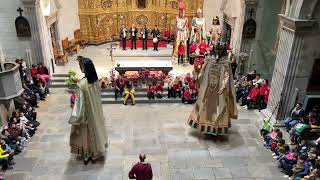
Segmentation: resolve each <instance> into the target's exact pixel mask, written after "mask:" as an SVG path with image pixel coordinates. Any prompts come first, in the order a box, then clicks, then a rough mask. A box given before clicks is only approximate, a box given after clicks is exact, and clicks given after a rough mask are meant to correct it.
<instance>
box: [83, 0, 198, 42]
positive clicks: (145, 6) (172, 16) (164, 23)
mask: <svg viewBox="0 0 320 180" xmlns="http://www.w3.org/2000/svg"><path fill="white" fill-rule="evenodd" d="M78 2H79V18H80V30H81V36H82V38H83V39H85V40H88V42H89V43H90V44H102V43H105V42H108V41H112V40H113V39H116V38H118V37H119V29H120V27H121V25H122V24H124V25H125V26H126V27H127V29H128V28H129V27H131V25H132V24H135V26H136V27H137V28H138V29H140V28H142V27H143V25H144V24H146V25H147V27H148V29H152V28H153V27H154V25H157V26H158V28H159V29H160V31H161V32H163V31H164V30H165V28H168V29H169V31H170V32H172V33H174V32H175V31H176V17H177V16H178V14H179V12H178V0H78ZM185 3H186V13H185V14H186V16H187V17H188V19H189V23H190V22H191V19H192V18H193V16H194V15H195V14H196V11H197V9H198V8H201V9H202V7H203V0H185Z"/></svg>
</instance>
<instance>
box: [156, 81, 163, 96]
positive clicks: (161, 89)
mask: <svg viewBox="0 0 320 180" xmlns="http://www.w3.org/2000/svg"><path fill="white" fill-rule="evenodd" d="M155 91H156V93H157V98H158V99H161V98H162V94H163V87H162V85H161V84H160V83H158V84H157V85H156V89H155Z"/></svg>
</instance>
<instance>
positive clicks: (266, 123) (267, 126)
mask: <svg viewBox="0 0 320 180" xmlns="http://www.w3.org/2000/svg"><path fill="white" fill-rule="evenodd" d="M271 130H272V123H271V122H270V118H264V119H263V124H262V128H261V130H260V135H261V136H262V137H263V138H265V136H266V135H267V134H268V133H270V132H271Z"/></svg>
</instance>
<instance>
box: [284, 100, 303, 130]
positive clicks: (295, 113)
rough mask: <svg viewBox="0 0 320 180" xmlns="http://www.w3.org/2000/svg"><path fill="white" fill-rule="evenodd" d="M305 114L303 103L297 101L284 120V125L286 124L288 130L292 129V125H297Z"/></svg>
mask: <svg viewBox="0 0 320 180" xmlns="http://www.w3.org/2000/svg"><path fill="white" fill-rule="evenodd" d="M303 116H304V110H303V109H302V104H301V103H297V104H296V106H295V107H294V108H293V110H292V111H291V113H290V116H288V117H287V118H286V119H285V120H284V125H285V126H286V129H287V131H290V129H291V127H293V126H294V125H296V124H297V123H298V122H299V120H300V118H302V117H303Z"/></svg>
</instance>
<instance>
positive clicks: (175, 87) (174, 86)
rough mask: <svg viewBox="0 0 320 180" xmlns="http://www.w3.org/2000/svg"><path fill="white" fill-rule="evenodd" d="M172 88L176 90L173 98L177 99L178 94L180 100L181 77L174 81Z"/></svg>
mask: <svg viewBox="0 0 320 180" xmlns="http://www.w3.org/2000/svg"><path fill="white" fill-rule="evenodd" d="M172 88H173V90H174V92H173V97H174V98H176V95H177V94H178V96H179V98H181V85H180V79H179V77H176V79H175V80H174V83H173V85H172Z"/></svg>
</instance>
